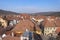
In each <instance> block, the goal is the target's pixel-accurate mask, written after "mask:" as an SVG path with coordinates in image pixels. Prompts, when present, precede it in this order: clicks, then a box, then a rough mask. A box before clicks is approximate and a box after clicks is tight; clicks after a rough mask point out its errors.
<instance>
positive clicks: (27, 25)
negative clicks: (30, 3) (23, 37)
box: [12, 20, 34, 32]
mask: <svg viewBox="0 0 60 40" xmlns="http://www.w3.org/2000/svg"><path fill="white" fill-rule="evenodd" d="M33 27H34V24H33V23H32V22H31V21H30V20H24V21H23V20H20V23H18V24H17V25H16V26H15V28H14V29H13V30H12V31H14V32H24V31H25V30H26V29H29V30H33Z"/></svg>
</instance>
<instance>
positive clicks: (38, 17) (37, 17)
mask: <svg viewBox="0 0 60 40" xmlns="http://www.w3.org/2000/svg"><path fill="white" fill-rule="evenodd" d="M34 18H36V19H41V18H42V19H45V18H46V16H41V15H37V16H35V17H34Z"/></svg>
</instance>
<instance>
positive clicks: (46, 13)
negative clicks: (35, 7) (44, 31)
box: [31, 12, 60, 16]
mask: <svg viewBox="0 0 60 40" xmlns="http://www.w3.org/2000/svg"><path fill="white" fill-rule="evenodd" d="M31 15H47V16H48V15H50V16H52V15H53V16H60V12H39V13H33V14H31Z"/></svg>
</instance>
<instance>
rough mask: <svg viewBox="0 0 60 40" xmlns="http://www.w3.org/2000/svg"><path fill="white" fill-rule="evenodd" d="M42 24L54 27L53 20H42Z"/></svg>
mask: <svg viewBox="0 0 60 40" xmlns="http://www.w3.org/2000/svg"><path fill="white" fill-rule="evenodd" d="M44 26H45V27H56V24H55V21H49V20H45V21H44Z"/></svg>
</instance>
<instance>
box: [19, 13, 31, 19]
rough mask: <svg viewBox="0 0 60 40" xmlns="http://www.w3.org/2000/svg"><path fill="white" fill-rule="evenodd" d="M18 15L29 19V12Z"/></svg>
mask: <svg viewBox="0 0 60 40" xmlns="http://www.w3.org/2000/svg"><path fill="white" fill-rule="evenodd" d="M20 16H21V17H22V16H23V18H24V19H30V15H29V14H20Z"/></svg>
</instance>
